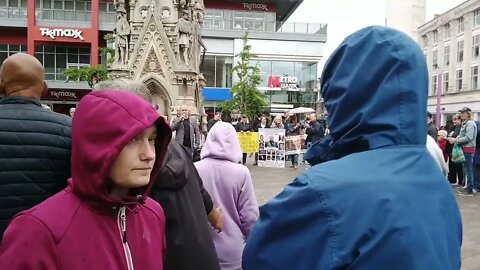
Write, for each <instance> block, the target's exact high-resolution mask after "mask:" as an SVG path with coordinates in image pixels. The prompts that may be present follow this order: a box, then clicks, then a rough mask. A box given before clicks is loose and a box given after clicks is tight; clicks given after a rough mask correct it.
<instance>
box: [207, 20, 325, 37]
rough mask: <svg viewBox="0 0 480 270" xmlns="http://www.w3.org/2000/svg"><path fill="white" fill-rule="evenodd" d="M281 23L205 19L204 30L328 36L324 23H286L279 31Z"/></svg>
mask: <svg viewBox="0 0 480 270" xmlns="http://www.w3.org/2000/svg"><path fill="white" fill-rule="evenodd" d="M278 24H279V22H276V23H275V22H265V21H261V20H234V19H222V18H211V19H210V18H208V19H205V21H204V25H203V28H205V29H225V30H242V31H244V30H250V31H259V32H281V33H298V34H318V35H326V34H327V25H326V24H322V23H301V22H286V23H283V24H281V27H280V28H278V29H275V28H276V25H278Z"/></svg>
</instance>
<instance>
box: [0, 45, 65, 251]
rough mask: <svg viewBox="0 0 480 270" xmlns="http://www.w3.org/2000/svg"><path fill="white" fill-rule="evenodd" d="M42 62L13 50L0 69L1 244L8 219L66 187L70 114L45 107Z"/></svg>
mask: <svg viewBox="0 0 480 270" xmlns="http://www.w3.org/2000/svg"><path fill="white" fill-rule="evenodd" d="M46 91H47V84H46V83H45V81H44V69H43V66H42V64H41V63H40V62H39V61H38V60H37V59H36V58H35V57H33V56H30V55H28V54H22V53H18V54H14V55H12V56H10V57H9V58H7V59H6V60H5V61H4V62H3V64H2V66H1V68H0V94H3V95H5V97H4V98H2V99H1V100H0V160H1V162H0V242H1V237H2V235H3V232H4V230H5V228H6V226H7V224H8V222H9V220H10V219H11V218H12V217H13V216H14V215H15V214H17V213H18V212H20V211H23V210H26V209H28V208H31V207H32V206H34V205H36V204H38V203H40V202H42V201H43V200H45V199H47V198H48V197H50V196H51V195H53V194H55V193H57V192H58V191H60V190H61V189H63V188H65V187H66V182H67V179H68V178H69V177H70V149H71V120H70V117H68V116H66V115H62V114H58V113H55V112H52V111H50V110H45V109H44V108H43V107H42V105H41V104H40V102H39V100H40V97H41V96H42V95H43V93H45V92H46Z"/></svg>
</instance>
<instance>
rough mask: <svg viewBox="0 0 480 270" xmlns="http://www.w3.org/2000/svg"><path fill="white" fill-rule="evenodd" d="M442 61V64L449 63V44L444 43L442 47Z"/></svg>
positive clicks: (446, 64)
mask: <svg viewBox="0 0 480 270" xmlns="http://www.w3.org/2000/svg"><path fill="white" fill-rule="evenodd" d="M443 63H444V66H448V65H450V45H445V47H444V48H443Z"/></svg>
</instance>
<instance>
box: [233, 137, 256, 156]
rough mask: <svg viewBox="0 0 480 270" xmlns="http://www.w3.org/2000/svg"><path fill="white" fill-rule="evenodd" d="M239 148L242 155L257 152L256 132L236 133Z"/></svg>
mask: <svg viewBox="0 0 480 270" xmlns="http://www.w3.org/2000/svg"><path fill="white" fill-rule="evenodd" d="M237 135H238V140H239V141H240V146H241V147H242V152H243V153H256V152H258V133H257V132H237Z"/></svg>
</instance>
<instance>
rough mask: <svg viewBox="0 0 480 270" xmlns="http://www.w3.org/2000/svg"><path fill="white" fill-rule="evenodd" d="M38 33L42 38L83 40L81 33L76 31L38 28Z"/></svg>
mask: <svg viewBox="0 0 480 270" xmlns="http://www.w3.org/2000/svg"><path fill="white" fill-rule="evenodd" d="M40 33H41V35H42V36H44V37H45V36H48V37H50V38H51V39H55V38H56V37H71V38H74V39H80V40H84V39H83V36H82V31H80V30H78V29H61V28H55V29H50V28H45V27H41V28H40Z"/></svg>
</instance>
